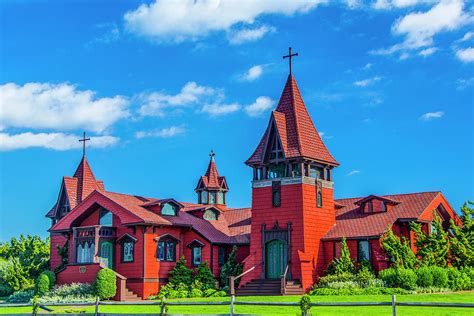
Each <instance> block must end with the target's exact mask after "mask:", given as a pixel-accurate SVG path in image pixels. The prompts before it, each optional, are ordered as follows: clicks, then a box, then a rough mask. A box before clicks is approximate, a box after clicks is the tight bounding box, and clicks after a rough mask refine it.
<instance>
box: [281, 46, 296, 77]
mask: <svg viewBox="0 0 474 316" xmlns="http://www.w3.org/2000/svg"><path fill="white" fill-rule="evenodd" d="M294 56H298V53H294V54H292V53H291V47H289V48H288V55H286V56H283V59H285V58H289V59H290V75H291V74H292V69H291V64H292V61H291V59H292V58H293V57H294Z"/></svg>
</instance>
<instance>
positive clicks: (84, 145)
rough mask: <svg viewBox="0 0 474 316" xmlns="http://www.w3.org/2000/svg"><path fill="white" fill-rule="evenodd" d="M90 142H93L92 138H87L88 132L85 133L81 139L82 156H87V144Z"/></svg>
mask: <svg viewBox="0 0 474 316" xmlns="http://www.w3.org/2000/svg"><path fill="white" fill-rule="evenodd" d="M88 140H91V139H90V137H87V138H86V132H84V136H82V139H79V141H80V142H82V156H83V157H85V156H86V142H87V141H88Z"/></svg>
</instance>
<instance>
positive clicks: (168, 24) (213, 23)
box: [124, 0, 326, 42]
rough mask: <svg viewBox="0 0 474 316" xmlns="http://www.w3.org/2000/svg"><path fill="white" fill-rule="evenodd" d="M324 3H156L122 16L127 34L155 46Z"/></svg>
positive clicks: (263, 0)
mask: <svg viewBox="0 0 474 316" xmlns="http://www.w3.org/2000/svg"><path fill="white" fill-rule="evenodd" d="M324 2H326V0H304V1H286V0H273V1H268V0H258V1H257V0H255V1H239V0H227V1H218V0H202V1H195V0H177V1H164V0H163V1H160V0H156V1H155V2H152V3H150V4H142V5H140V6H139V7H138V8H137V9H136V10H132V11H128V12H127V13H126V14H125V15H124V19H125V27H126V29H127V30H128V31H129V32H132V33H134V34H137V35H139V36H143V37H147V38H151V39H153V40H155V41H158V42H163V41H165V42H168V41H172V42H182V41H185V40H196V39H198V38H202V37H205V36H207V35H208V34H209V33H211V32H218V31H228V30H230V29H231V28H232V27H233V26H237V25H238V24H240V25H242V24H248V25H250V24H252V23H254V22H255V20H256V19H257V18H258V17H259V16H261V15H269V14H283V15H287V16H291V15H294V14H296V13H306V12H308V11H310V10H311V9H313V8H315V7H316V6H317V5H318V4H320V3H324Z"/></svg>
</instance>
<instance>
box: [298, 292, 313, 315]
mask: <svg viewBox="0 0 474 316" xmlns="http://www.w3.org/2000/svg"><path fill="white" fill-rule="evenodd" d="M300 309H301V315H303V316H308V315H311V312H310V309H311V297H310V296H309V295H308V294H306V295H303V296H302V297H301V299H300Z"/></svg>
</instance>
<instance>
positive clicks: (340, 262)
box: [327, 238, 354, 274]
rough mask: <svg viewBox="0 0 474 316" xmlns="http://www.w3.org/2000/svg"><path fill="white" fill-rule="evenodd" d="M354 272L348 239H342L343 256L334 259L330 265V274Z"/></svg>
mask: <svg viewBox="0 0 474 316" xmlns="http://www.w3.org/2000/svg"><path fill="white" fill-rule="evenodd" d="M347 272H349V273H353V272H354V262H353V261H352V259H351V253H350V252H349V247H347V242H346V238H342V241H341V256H340V257H339V258H334V260H333V261H332V262H331V263H330V264H329V267H328V271H327V273H328V274H343V273H347Z"/></svg>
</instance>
